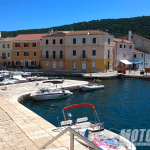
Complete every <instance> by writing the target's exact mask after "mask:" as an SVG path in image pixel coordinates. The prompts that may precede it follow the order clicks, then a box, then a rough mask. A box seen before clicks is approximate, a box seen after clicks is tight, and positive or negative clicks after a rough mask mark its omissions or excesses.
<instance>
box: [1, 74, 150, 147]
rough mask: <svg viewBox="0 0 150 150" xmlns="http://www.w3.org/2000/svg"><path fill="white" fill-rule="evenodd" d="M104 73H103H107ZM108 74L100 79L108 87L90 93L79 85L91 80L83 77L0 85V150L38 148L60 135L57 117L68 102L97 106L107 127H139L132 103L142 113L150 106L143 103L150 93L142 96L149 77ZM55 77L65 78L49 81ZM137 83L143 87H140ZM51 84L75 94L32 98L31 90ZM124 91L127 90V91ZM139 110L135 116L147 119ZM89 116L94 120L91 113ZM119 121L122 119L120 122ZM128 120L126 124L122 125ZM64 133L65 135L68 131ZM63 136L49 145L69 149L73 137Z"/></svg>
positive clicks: (147, 88)
mask: <svg viewBox="0 0 150 150" xmlns="http://www.w3.org/2000/svg"><path fill="white" fill-rule="evenodd" d="M113 73H114V72H113ZM101 74H102V75H103V74H106V73H101ZM128 74H129V75H130V76H131V75H132V76H134V77H136V75H137V74H139V72H133V71H132V72H127V75H128ZM96 75H98V74H96ZM109 75H111V76H112V74H111V72H109V73H108V72H107V77H108V78H107V79H109V80H106V79H105V80H102V81H101V84H102V85H104V86H105V88H104V89H99V90H96V91H87V92H82V91H80V86H81V85H87V84H88V82H89V81H88V80H87V81H86V80H85V79H84V78H83V79H84V80H83V79H82V78H75V77H74V80H70V79H65V78H64V81H63V82H62V84H57V86H56V85H54V84H52V83H51V82H45V81H34V82H25V83H18V84H12V85H4V86H0V95H1V99H0V101H1V106H0V107H1V117H0V119H1V130H0V139H1V143H0V149H2V150H5V149H8V150H9V149H23V150H28V149H39V148H40V147H42V146H43V145H44V144H46V143H47V142H49V141H50V140H51V139H52V138H54V137H55V136H57V135H58V133H59V132H53V129H55V128H56V127H58V120H57V117H59V120H60V121H62V120H63V118H62V115H61V114H62V112H61V110H62V107H65V106H67V105H68V104H69V105H72V104H77V103H79V104H80V103H92V104H94V105H95V106H96V108H97V109H98V115H99V116H100V120H101V122H103V121H104V122H105V124H104V126H105V128H106V129H109V128H111V127H114V128H116V129H118V130H121V129H123V128H135V127H136V126H134V124H135V122H137V121H136V120H134V119H133V117H132V115H131V114H132V111H133V104H134V105H135V107H134V111H135V112H136V111H137V110H140V112H141V111H142V106H143V108H144V110H143V111H145V110H146V109H148V106H149V103H147V107H145V105H144V104H143V105H142V106H141V105H140V103H141V102H142V101H143V103H145V102H146V101H147V100H148V99H149V96H147V97H146V99H145V98H144V99H143V96H142V95H147V93H148V91H149V85H148V84H146V82H147V81H146V80H142V81H141V80H139V79H133V77H132V78H128V79H126V78H111V76H109ZM92 76H94V74H92ZM122 76H123V75H122ZM99 77H100V75H99ZM147 77H149V74H147ZM95 78H97V76H95ZM56 80H57V81H62V79H53V80H48V81H56ZM43 82H45V83H43ZM145 85H146V86H145ZM138 86H139V87H142V88H141V90H139V88H138ZM48 87H49V88H54V89H55V88H58V89H59V88H63V89H67V90H70V91H72V92H73V95H71V96H70V97H68V98H62V99H57V100H47V101H35V100H33V99H32V98H31V97H30V93H34V92H36V91H38V90H39V89H41V88H48ZM122 91H124V93H123V92H122ZM137 92H138V93H139V94H138V95H137V94H136V93H137ZM141 92H142V93H141ZM140 93H141V94H140ZM133 96H134V97H133ZM141 100H142V101H141ZM138 104H139V106H138ZM130 105H131V106H130ZM127 108H128V109H127ZM131 108H132V109H131ZM120 110H121V111H120ZM82 112H87V113H88V114H89V113H90V112H89V111H88V110H87V109H83V111H82ZM117 112H121V113H117ZM140 112H139V111H137V112H136V116H139V118H140V120H141V121H142V122H144V120H145V119H146V118H145V117H146V116H145V117H143V116H141V115H140V114H139V113H140ZM73 113H75V114H76V115H77V114H78V112H76V111H73ZM126 113H128V115H126V117H125V116H124V115H123V114H126ZM143 113H144V112H143ZM143 113H142V114H143ZM88 117H89V119H91V120H92V116H88ZM134 117H135V116H134ZM141 117H142V118H141ZM129 118H130V119H129ZM135 119H136V117H135ZM118 120H120V121H119V122H118ZM125 120H126V123H125V124H123V122H124V121H125ZM145 121H146V120H145ZM147 121H148V120H147ZM138 124H139V125H140V124H141V123H140V121H138ZM139 127H141V128H144V127H145V128H148V126H147V125H142V124H141V125H140V126H139ZM63 136H66V134H65V135H63ZM63 136H62V137H60V138H59V139H58V140H56V141H55V142H53V143H52V144H50V145H48V146H47V147H46V148H54V149H60V150H61V149H62V150H67V149H70V140H69V139H70V137H69V136H68V135H67V137H65V138H63ZM64 139H65V141H64ZM74 149H77V150H78V149H87V147H85V146H83V145H82V144H80V143H79V142H77V141H75V144H74Z"/></svg>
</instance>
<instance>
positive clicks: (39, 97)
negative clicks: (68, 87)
mask: <svg viewBox="0 0 150 150" xmlns="http://www.w3.org/2000/svg"><path fill="white" fill-rule="evenodd" d="M70 95H72V93H71V92H70V93H65V94H64V93H59V94H47V95H30V97H32V98H33V99H35V100H54V99H60V98H65V97H68V96H70Z"/></svg>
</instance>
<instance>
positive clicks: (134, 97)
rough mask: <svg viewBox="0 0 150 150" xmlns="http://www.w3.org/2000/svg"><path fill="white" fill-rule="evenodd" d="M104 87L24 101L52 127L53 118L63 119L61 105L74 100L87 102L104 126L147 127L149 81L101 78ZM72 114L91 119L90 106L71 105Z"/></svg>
mask: <svg viewBox="0 0 150 150" xmlns="http://www.w3.org/2000/svg"><path fill="white" fill-rule="evenodd" d="M102 84H104V85H105V88H104V89H100V90H96V91H90V92H79V91H74V92H73V95H72V96H71V97H68V98H64V99H59V100H49V101H40V102H39V101H34V102H33V101H28V102H26V103H24V104H23V105H25V106H26V107H28V108H29V109H31V110H32V111H34V112H35V113H37V114H38V115H40V116H41V117H43V118H45V119H46V120H48V121H49V122H51V123H52V124H54V125H55V126H57V125H58V123H57V117H59V120H60V121H62V120H63V115H62V108H63V107H65V106H68V105H72V104H77V103H91V104H93V105H94V106H95V107H96V111H97V113H98V116H99V118H100V121H101V122H104V126H105V128H107V129H109V128H111V127H113V128H116V129H119V130H121V129H149V124H150V118H149V115H150V111H149V108H150V94H149V89H150V84H149V81H145V80H136V79H134V80H133V79H122V80H120V79H113V80H103V81H102ZM68 111H69V112H71V113H72V116H73V119H74V120H75V119H76V117H86V116H88V118H89V120H94V118H93V116H94V114H93V111H92V109H91V108H82V109H81V108H79V109H78V108H74V109H72V110H68ZM142 149H144V150H148V149H149V147H137V150H142Z"/></svg>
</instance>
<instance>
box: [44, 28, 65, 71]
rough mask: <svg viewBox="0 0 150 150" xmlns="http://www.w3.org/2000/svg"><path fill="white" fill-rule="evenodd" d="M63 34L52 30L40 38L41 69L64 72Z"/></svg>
mask: <svg viewBox="0 0 150 150" xmlns="http://www.w3.org/2000/svg"><path fill="white" fill-rule="evenodd" d="M65 35H66V33H65V32H55V33H53V30H52V31H51V32H49V34H47V35H46V36H43V37H42V68H43V69H53V70H56V69H57V70H65Z"/></svg>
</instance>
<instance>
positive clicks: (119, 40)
mask: <svg viewBox="0 0 150 150" xmlns="http://www.w3.org/2000/svg"><path fill="white" fill-rule="evenodd" d="M113 41H114V42H119V43H129V44H134V43H133V42H130V41H128V40H124V39H116V38H113Z"/></svg>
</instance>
